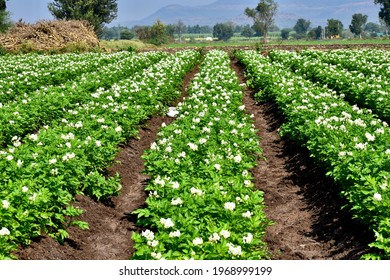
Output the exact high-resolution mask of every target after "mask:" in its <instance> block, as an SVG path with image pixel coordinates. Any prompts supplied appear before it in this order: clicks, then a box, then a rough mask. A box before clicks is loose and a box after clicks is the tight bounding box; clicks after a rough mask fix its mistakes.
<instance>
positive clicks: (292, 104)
mask: <svg viewBox="0 0 390 280" xmlns="http://www.w3.org/2000/svg"><path fill="white" fill-rule="evenodd" d="M237 56H238V58H239V59H240V61H241V62H242V63H243V64H244V65H245V66H246V68H247V75H248V79H249V83H250V85H251V86H253V87H254V88H256V89H258V90H260V92H259V93H258V94H257V97H259V98H260V97H261V98H262V99H263V100H264V99H272V100H275V101H276V103H277V105H278V107H279V108H280V110H281V111H282V112H283V114H284V115H285V116H286V123H285V124H284V125H283V126H282V129H281V134H282V135H284V136H288V137H290V138H291V139H293V140H295V141H297V142H299V143H301V144H302V145H303V146H305V147H307V148H308V150H309V151H310V153H311V155H312V156H313V157H314V158H315V159H316V161H317V162H318V163H319V164H321V165H323V166H324V167H325V168H326V169H327V170H328V173H327V174H328V175H329V176H331V177H332V178H334V180H335V181H336V182H337V183H338V185H339V186H340V188H341V189H340V192H341V194H342V195H343V196H344V197H345V198H346V199H347V201H348V202H349V203H348V208H349V209H351V211H352V213H353V215H354V217H355V218H357V219H359V220H360V221H362V222H363V223H365V224H366V225H367V226H368V227H369V228H370V229H371V230H372V231H373V233H374V234H375V239H376V241H375V242H373V243H372V244H371V245H370V246H372V247H374V248H376V249H379V250H378V254H374V253H373V254H370V255H366V256H365V257H366V258H389V257H390V217H389V213H390V193H389V186H390V185H389V179H390V149H389V147H388V143H390V129H389V127H388V124H387V123H386V122H382V121H380V120H378V119H377V118H375V116H373V115H372V114H371V113H370V112H369V111H368V110H365V109H360V108H358V107H357V106H351V105H350V104H349V103H347V102H345V101H344V100H343V99H342V98H341V97H340V95H338V94H337V93H336V92H334V91H333V90H331V89H328V88H326V87H319V86H318V85H315V84H313V83H311V82H309V81H307V80H305V79H304V77H302V76H299V75H296V74H294V73H293V72H291V71H289V70H286V69H285V66H284V64H281V63H271V61H270V60H269V59H267V58H265V57H263V56H261V55H259V54H257V53H255V52H249V51H248V52H244V51H241V52H238V53H237ZM289 59H293V61H295V59H296V56H295V55H286V56H282V55H281V56H279V58H278V60H280V61H281V62H283V63H287V62H285V61H284V60H289ZM298 73H299V71H298Z"/></svg>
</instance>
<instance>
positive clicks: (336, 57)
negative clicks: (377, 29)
mask: <svg viewBox="0 0 390 280" xmlns="http://www.w3.org/2000/svg"><path fill="white" fill-rule="evenodd" d="M301 54H302V55H305V56H309V57H312V58H318V59H320V60H321V61H323V62H326V63H331V64H334V65H339V66H342V67H343V68H345V69H347V70H349V71H355V72H358V73H362V74H363V75H364V76H368V77H370V76H377V77H380V76H382V78H384V79H385V78H386V77H390V62H389V61H390V52H389V51H385V50H374V49H358V50H333V51H328V52H323V51H317V50H305V51H303V52H301Z"/></svg>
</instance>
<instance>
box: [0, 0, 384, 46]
mask: <svg viewBox="0 0 390 280" xmlns="http://www.w3.org/2000/svg"><path fill="white" fill-rule="evenodd" d="M6 1H8V0H0V32H2V31H4V30H6V29H7V28H8V27H9V26H10V25H11V21H10V19H9V13H8V12H7V10H6V9H7V5H6ZM374 3H375V4H377V5H379V7H380V10H379V13H378V16H379V18H380V21H381V26H380V25H376V24H375V23H367V19H368V17H367V15H363V14H354V15H353V16H352V20H351V24H350V25H349V30H350V31H351V32H352V33H353V34H355V35H356V36H358V37H361V36H362V34H363V32H370V33H376V32H378V31H379V30H388V29H389V26H390V0H374ZM48 9H49V11H50V12H51V14H52V15H53V16H54V17H55V18H56V19H62V20H70V19H77V20H86V21H88V22H89V23H90V24H91V25H92V26H93V28H94V30H95V32H96V34H97V35H98V36H99V37H100V38H104V39H131V38H133V37H135V36H137V37H138V38H140V39H141V40H145V41H149V42H152V43H155V44H163V43H165V42H167V41H169V40H170V39H171V38H172V37H173V36H174V35H175V34H176V35H177V36H178V37H179V40H181V39H182V35H183V34H184V33H186V34H203V33H209V34H210V33H212V34H213V36H214V37H216V38H218V39H219V40H228V39H229V38H231V36H233V34H234V33H238V32H240V34H241V35H242V36H244V37H252V36H262V37H263V38H264V40H265V41H267V40H268V34H269V32H271V31H272V30H278V28H277V27H275V23H274V21H275V17H276V14H277V11H278V4H277V2H276V1H274V0H260V1H259V3H258V4H257V6H256V7H255V8H249V7H248V8H246V9H245V11H244V13H245V15H246V16H247V17H248V18H250V19H252V20H253V24H252V25H244V26H237V25H234V24H233V23H231V22H225V23H217V24H216V25H214V26H213V27H209V26H200V25H195V26H186V25H184V23H183V22H182V21H181V20H179V21H178V23H177V24H169V25H165V24H163V23H162V22H161V21H160V20H158V21H156V22H155V24H153V26H135V27H133V28H132V29H130V28H128V27H122V26H117V27H111V28H107V27H105V25H106V24H108V23H110V22H112V21H113V20H114V19H115V18H116V17H117V12H118V5H117V1H116V0H88V1H83V0H54V1H53V2H50V3H49V4H48ZM310 25H311V22H310V20H307V19H303V18H301V19H298V21H297V22H296V24H295V26H294V27H292V28H284V29H282V30H280V32H281V37H282V38H283V39H286V38H289V36H290V33H291V32H292V31H295V34H294V36H295V38H298V39H299V38H314V39H320V38H324V37H337V36H341V33H342V32H343V30H344V26H343V24H342V22H341V21H340V20H337V19H328V21H327V25H326V26H325V27H321V26H317V27H314V28H311V27H310ZM384 27H385V28H384ZM156 36H157V37H156Z"/></svg>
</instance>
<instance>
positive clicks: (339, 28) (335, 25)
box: [326, 19, 343, 37]
mask: <svg viewBox="0 0 390 280" xmlns="http://www.w3.org/2000/svg"><path fill="white" fill-rule="evenodd" d="M342 32H343V23H342V22H341V21H340V20H338V19H328V25H327V26H326V36H328V37H334V36H341V34H342Z"/></svg>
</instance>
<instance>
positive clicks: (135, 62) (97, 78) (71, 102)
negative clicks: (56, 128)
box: [0, 52, 166, 146]
mask: <svg viewBox="0 0 390 280" xmlns="http://www.w3.org/2000/svg"><path fill="white" fill-rule="evenodd" d="M165 56H166V54H164V53H162V52H148V53H145V54H139V55H131V54H127V55H126V56H123V57H122V58H121V60H118V61H115V62H112V63H110V64H108V65H105V66H101V67H99V68H98V69H96V70H95V71H93V72H86V73H83V74H82V75H80V77H79V78H78V79H77V80H72V81H69V82H67V83H65V84H63V85H61V86H52V87H45V88H44V89H41V90H37V91H35V92H33V93H30V94H28V97H27V98H26V99H21V100H20V99H19V100H16V101H14V102H9V103H7V104H5V105H3V106H2V107H1V108H0V110H1V116H0V126H1V128H2V129H1V131H0V145H3V146H4V145H5V144H11V143H12V139H17V138H23V137H24V136H25V135H26V134H27V133H29V132H30V133H32V132H34V131H36V130H38V129H39V128H40V127H41V126H42V125H49V124H50V123H51V122H52V121H54V120H57V119H59V118H61V117H62V116H63V115H64V114H65V113H66V112H67V111H69V110H73V109H74V108H76V107H79V106H80V105H82V104H87V103H88V102H90V101H92V100H94V95H95V94H93V93H94V92H96V90H98V89H99V91H101V90H104V89H108V88H110V87H111V86H112V85H113V84H114V83H116V82H118V81H120V80H122V79H125V78H128V77H130V76H131V75H133V74H135V73H137V72H140V71H142V70H143V69H144V68H146V67H148V66H150V65H151V64H153V63H156V62H157V61H159V60H160V59H162V58H163V57H165ZM107 73H110V74H109V75H107Z"/></svg>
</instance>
